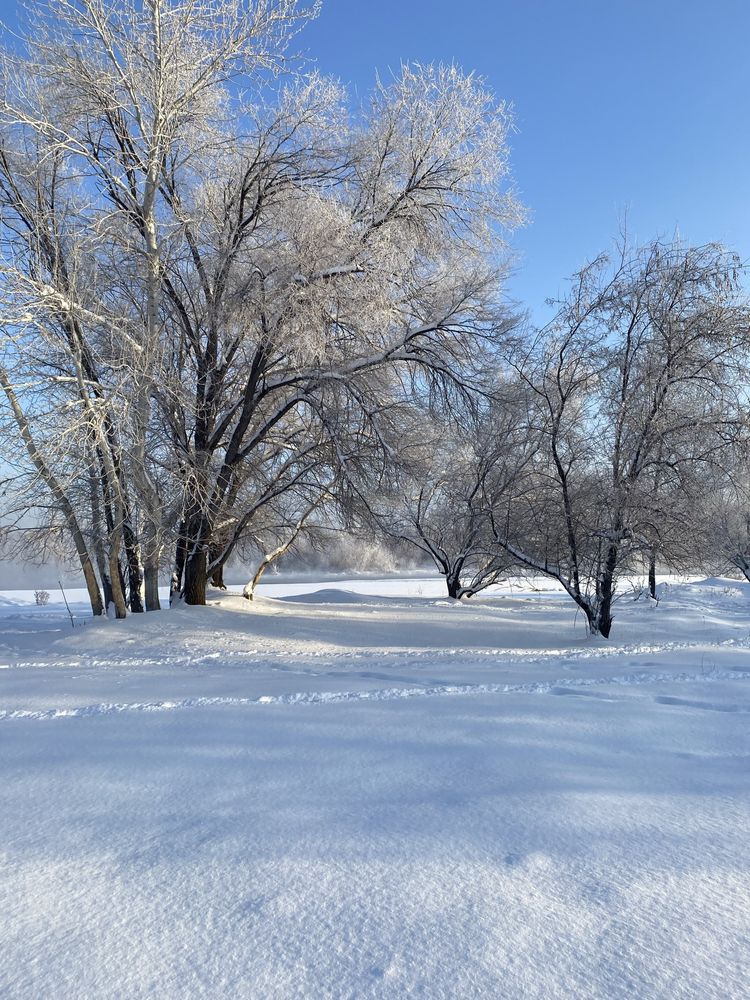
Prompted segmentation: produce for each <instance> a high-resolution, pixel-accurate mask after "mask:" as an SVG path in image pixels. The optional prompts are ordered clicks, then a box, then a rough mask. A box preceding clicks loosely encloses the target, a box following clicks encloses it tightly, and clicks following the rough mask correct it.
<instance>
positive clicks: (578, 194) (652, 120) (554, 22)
mask: <svg viewBox="0 0 750 1000" xmlns="http://www.w3.org/2000/svg"><path fill="white" fill-rule="evenodd" d="M17 8H18V5H17V3H16V2H15V0H0V15H1V16H2V18H3V20H5V21H6V22H10V23H12V22H13V21H14V20H15V16H16V11H17ZM300 43H301V45H303V47H304V48H305V49H306V51H307V53H308V54H309V56H311V57H313V58H315V59H316V61H317V65H318V67H319V69H321V70H322V71H323V72H326V73H330V74H333V75H334V76H337V77H338V78H340V79H341V80H342V81H344V82H345V83H347V84H349V85H350V86H351V88H352V93H353V95H357V94H358V95H359V96H360V97H361V96H364V95H365V94H366V93H367V91H368V90H369V88H370V86H371V84H372V81H373V79H374V75H375V71H376V70H379V71H380V72H381V73H382V74H384V75H386V74H387V73H388V71H389V70H397V69H398V66H399V64H400V63H401V61H402V60H416V61H420V62H432V61H443V62H451V61H455V62H457V63H458V64H460V65H461V66H463V67H464V69H466V70H469V69H473V70H476V71H478V72H479V73H480V74H481V75H483V76H484V77H485V78H486V80H487V82H488V84H489V85H490V86H491V87H492V89H493V90H494V91H495V92H496V93H497V94H498V95H499V96H500V97H502V98H504V99H506V100H509V101H512V102H513V104H514V106H515V110H516V120H517V125H518V129H519V131H518V133H517V134H516V135H515V136H514V139H513V158H512V163H513V172H514V177H515V182H516V185H517V187H518V189H519V191H520V193H521V195H522V198H523V200H524V202H525V204H526V205H527V206H528V208H529V210H530V212H531V220H530V222H529V224H528V225H527V226H526V227H525V228H524V229H523V230H522V231H520V232H518V233H517V234H515V236H514V237H513V240H512V245H513V247H514V248H515V249H516V250H517V251H518V252H519V255H520V256H519V261H518V265H517V271H516V274H515V275H514V277H513V278H512V280H511V283H510V288H509V291H510V293H511V294H512V295H513V296H514V297H516V298H518V299H520V300H521V301H522V302H523V303H524V304H526V305H528V306H529V307H530V308H531V309H532V311H533V313H534V315H535V316H536V317H537V318H539V319H543V318H544V317H545V316H546V310H545V309H544V307H543V302H544V299H545V298H546V297H548V296H554V295H556V294H557V293H558V292H560V291H562V290H563V288H564V280H565V278H566V277H567V276H568V275H569V274H571V273H572V272H573V271H574V270H576V269H577V268H578V267H580V266H581V264H582V263H583V262H584V261H585V260H586V259H588V258H590V257H593V256H595V255H596V254H597V253H598V252H599V251H601V250H603V249H606V248H608V247H609V246H610V245H611V240H612V238H613V237H614V236H615V235H616V233H617V231H618V226H619V221H620V219H621V218H622V217H623V216H624V215H625V214H626V213H627V217H628V228H629V230H630V232H631V234H632V236H633V237H634V238H636V239H638V240H646V239H649V238H650V237H651V236H654V235H671V234H672V233H673V232H674V230H675V228H679V231H680V233H681V235H682V236H683V238H684V239H686V240H688V241H690V242H693V243H699V242H704V241H706V240H711V239H717V240H723V241H725V242H727V243H728V244H730V245H732V246H734V247H735V248H736V249H737V250H738V251H739V252H740V254H741V255H742V257H743V258H744V259H750V115H748V104H749V103H750V53H749V52H748V48H749V46H750V0H714V3H713V4H711V5H710V4H708V3H706V2H705V0H702V2H698V0H650V2H648V0H599V2H595V0H565V2H563V0H525V2H524V0H462V2H460V3H455V2H448V0H374V2H373V0H370V2H365V0H323V12H322V14H321V16H320V18H319V19H318V21H317V22H315V23H314V24H313V25H311V26H310V27H308V28H307V29H306V31H305V32H304V34H303V35H302V37H301V39H300Z"/></svg>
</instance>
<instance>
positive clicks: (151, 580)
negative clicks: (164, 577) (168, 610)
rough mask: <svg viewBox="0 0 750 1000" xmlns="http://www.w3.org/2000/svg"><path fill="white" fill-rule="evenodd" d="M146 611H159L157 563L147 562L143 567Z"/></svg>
mask: <svg viewBox="0 0 750 1000" xmlns="http://www.w3.org/2000/svg"><path fill="white" fill-rule="evenodd" d="M143 583H144V590H145V594H146V611H161V603H160V601H159V564H158V563H153V562H147V563H146V565H145V566H144V568H143Z"/></svg>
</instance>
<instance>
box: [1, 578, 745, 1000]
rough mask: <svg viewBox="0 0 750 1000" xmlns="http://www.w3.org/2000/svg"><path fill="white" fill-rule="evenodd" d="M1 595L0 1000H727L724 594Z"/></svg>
mask: <svg viewBox="0 0 750 1000" xmlns="http://www.w3.org/2000/svg"><path fill="white" fill-rule="evenodd" d="M661 590H662V597H661V600H660V603H659V605H658V606H657V607H654V606H652V605H651V604H650V603H649V602H647V601H645V600H639V601H634V600H632V598H631V597H625V598H623V600H622V602H621V603H620V604H619V605H618V608H617V620H616V622H615V627H614V630H613V638H612V640H611V641H610V642H606V641H604V640H596V641H593V640H590V639H589V638H587V636H586V634H585V630H584V627H583V621H582V620H581V617H580V616H576V614H575V612H574V608H573V605H572V602H570V600H569V599H568V598H566V597H565V596H564V595H562V594H560V593H557V592H555V591H552V590H549V589H547V590H544V589H540V590H534V589H525V590H524V589H521V588H520V587H514V588H506V589H505V590H497V591H496V592H494V593H493V594H492V596H489V597H478V598H474V599H472V600H471V601H468V602H465V603H462V604H460V605H459V604H452V603H448V602H447V601H445V600H443V599H442V596H441V595H442V591H441V588H440V584H439V582H438V581H430V580H411V581H410V580H389V581H375V580H369V581H361V580H360V581H338V582H335V583H331V582H327V583H317V584H315V583H308V584H296V585H295V584H287V585H280V584H269V585H267V586H266V587H264V588H262V593H263V594H264V595H265V596H264V597H262V598H261V599H260V600H258V601H256V602H254V603H253V604H252V605H250V604H248V602H244V601H243V600H242V599H241V598H240V597H239V596H233V595H229V596H223V597H221V598H218V596H217V600H216V602H215V604H216V605H218V606H211V607H208V608H205V609H204V608H198V609H184V608H182V609H177V610H173V611H169V612H165V613H162V614H159V615H148V616H138V617H131V618H129V619H128V620H127V621H125V622H104V623H97V624H94V623H93V622H92V621H89V622H88V623H85V624H84V616H85V607H84V605H83V604H82V603H76V601H79V602H80V599H81V596H82V595H81V594H80V593H77V594H75V593H74V594H70V593H69V594H68V600H69V601H71V599H72V610H73V612H74V614H76V615H80V616H81V617H80V618H79V620H78V622H77V627H76V628H75V629H71V627H70V621H69V619H68V617H67V613H66V610H65V607H64V606H63V605H62V604H60V603H59V595H58V594H56V593H52V603H50V605H49V606H48V607H46V608H37V607H35V606H34V605H33V594H30V593H24V592H4V593H3V594H0V629H1V630H2V631H1V634H0V666H1V667H2V669H0V695H1V697H0V764H1V766H2V775H1V776H0V799H1V802H0V854H1V856H2V878H1V879H0V941H2V961H0V996H2V997H3V998H4V1000H5V998H24V1000H26V998H28V1000H56V998H75V1000H85V998H91V1000H94V998H96V1000H100V998H101V1000H104V998H107V1000H109V998H117V1000H130V998H145V997H149V998H158V1000H165V998H180V1000H183V998H193V997H206V998H212V1000H213V998H217V1000H218V998H233V1000H238V998H239V1000H244V998H253V1000H255V998H257V1000H271V998H297V997H304V998H311V1000H322V998H337V1000H338V998H341V1000H343V998H352V1000H357V998H394V1000H395V998H404V997H423V998H430V1000H439V998H446V1000H448V998H450V1000H460V998H472V997H492V998H494V997H498V998H508V1000H532V998H576V1000H582V998H602V1000H604V998H607V1000H612V998H626V997H627V998H643V1000H647V998H648V1000H656V998H664V1000H678V998H695V1000H713V998H715V1000H732V998H741V997H747V996H748V983H749V982H750V849H749V847H748V845H749V844H750V766H749V765H750V739H748V729H749V724H750V716H749V715H748V713H750V588H748V587H747V586H744V585H742V584H739V583H737V582H734V581H729V580H709V581H693V582H691V583H677V582H676V583H672V584H670V585H667V586H664V585H662V587H661Z"/></svg>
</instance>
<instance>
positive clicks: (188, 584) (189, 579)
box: [182, 545, 208, 604]
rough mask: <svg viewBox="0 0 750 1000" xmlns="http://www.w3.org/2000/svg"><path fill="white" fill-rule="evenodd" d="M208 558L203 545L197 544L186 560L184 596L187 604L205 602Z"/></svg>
mask: <svg viewBox="0 0 750 1000" xmlns="http://www.w3.org/2000/svg"><path fill="white" fill-rule="evenodd" d="M207 569H208V558H207V553H206V549H205V547H204V546H203V545H196V546H195V547H194V548H193V551H192V552H191V553H190V554H189V555H188V557H187V559H186V560H185V579H184V582H183V585H182V597H183V600H184V601H185V603H186V604H205V603H206V586H207V584H208V576H207Z"/></svg>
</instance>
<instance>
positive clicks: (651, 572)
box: [648, 549, 656, 600]
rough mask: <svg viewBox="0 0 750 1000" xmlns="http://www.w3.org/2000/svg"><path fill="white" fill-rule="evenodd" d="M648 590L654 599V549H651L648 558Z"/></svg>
mask: <svg viewBox="0 0 750 1000" xmlns="http://www.w3.org/2000/svg"><path fill="white" fill-rule="evenodd" d="M648 592H649V594H650V595H651V597H652V598H653V599H654V600H656V549H651V555H650V556H649V560H648Z"/></svg>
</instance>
